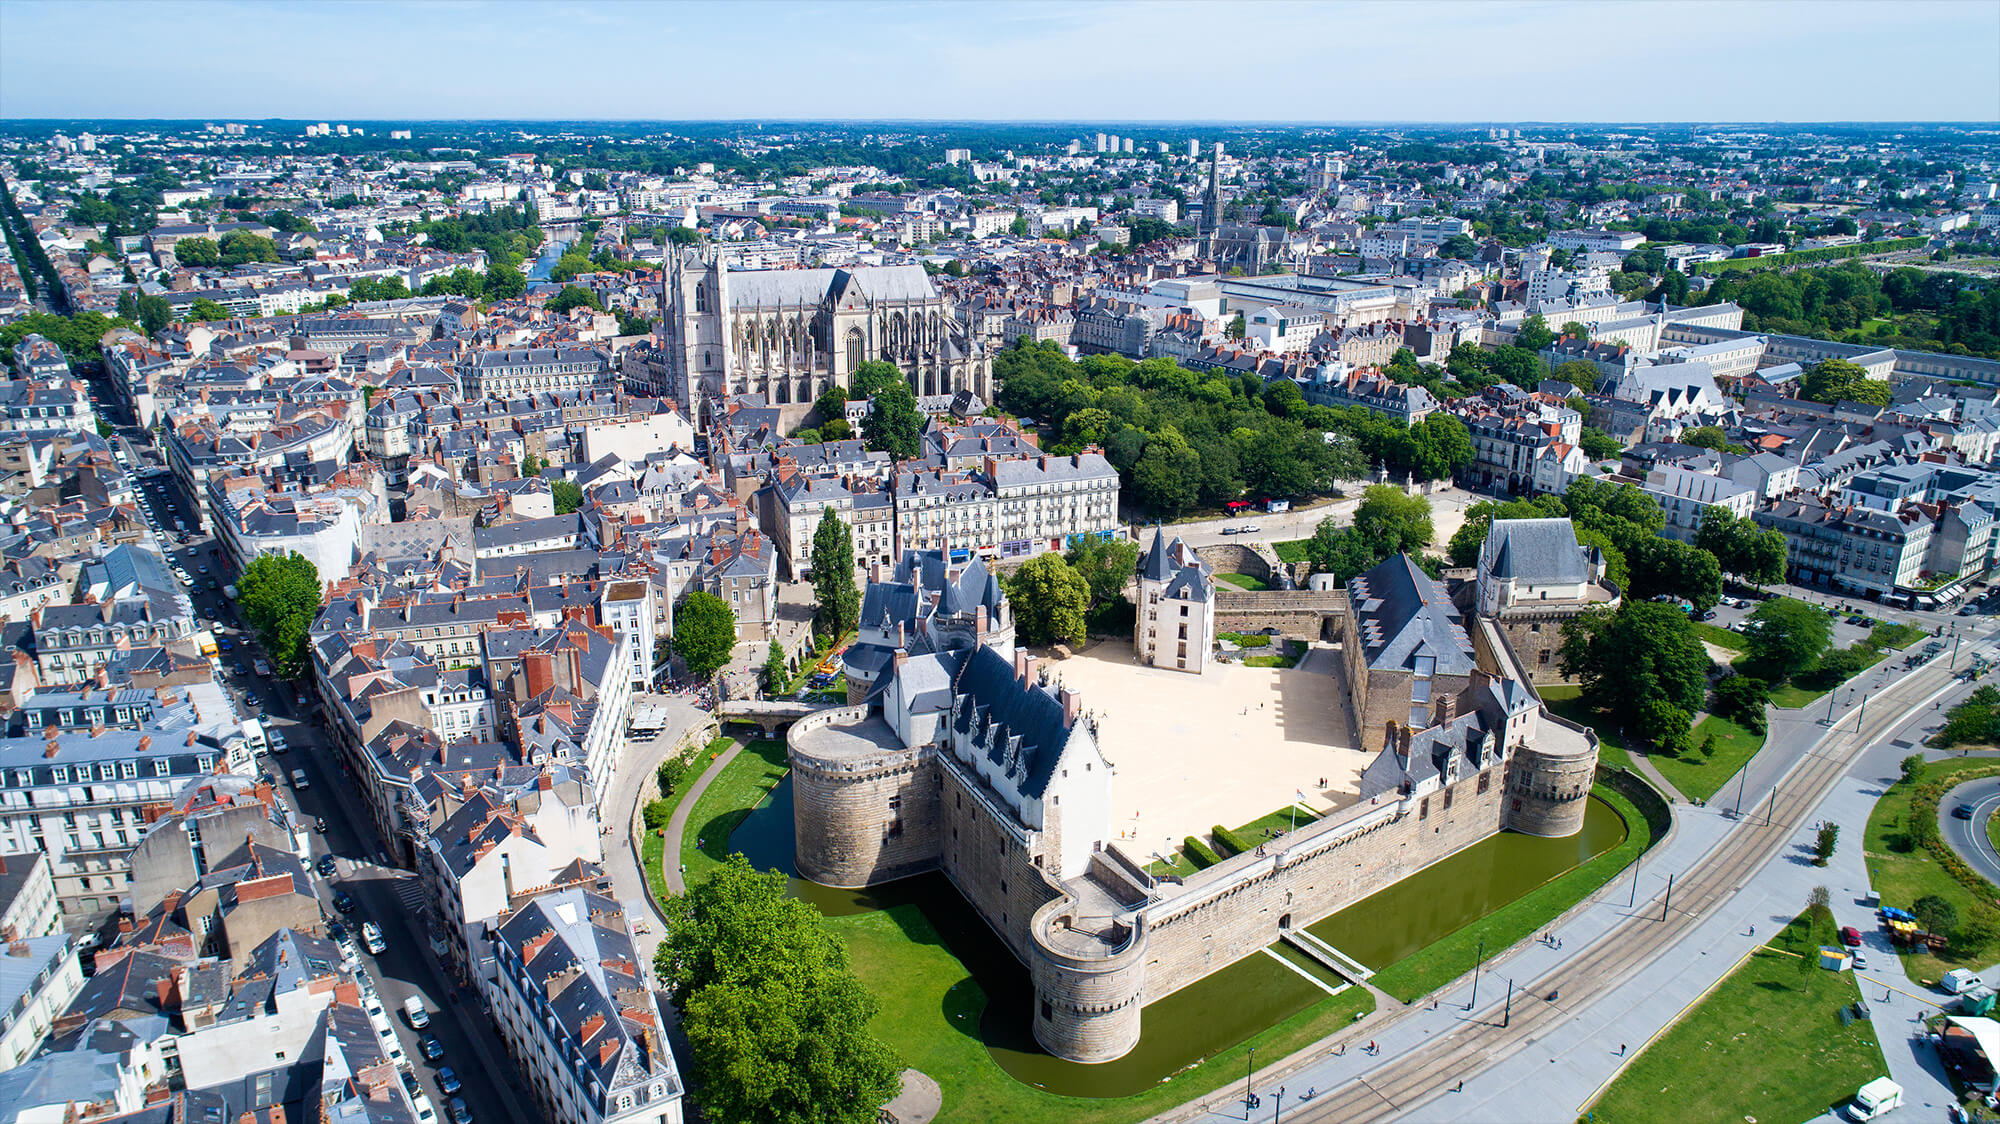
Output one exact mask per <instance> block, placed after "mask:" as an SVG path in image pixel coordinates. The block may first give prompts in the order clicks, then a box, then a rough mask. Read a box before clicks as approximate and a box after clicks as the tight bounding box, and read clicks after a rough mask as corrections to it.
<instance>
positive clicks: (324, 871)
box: [314, 855, 340, 878]
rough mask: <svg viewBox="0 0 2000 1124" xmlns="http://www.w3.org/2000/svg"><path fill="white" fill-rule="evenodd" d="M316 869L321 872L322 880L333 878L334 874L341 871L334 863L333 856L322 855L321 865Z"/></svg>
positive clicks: (320, 858)
mask: <svg viewBox="0 0 2000 1124" xmlns="http://www.w3.org/2000/svg"><path fill="white" fill-rule="evenodd" d="M314 869H315V870H318V871H319V876H320V877H321V878H332V877H333V874H334V872H335V871H337V870H339V869H340V867H339V866H338V865H337V864H335V863H334V861H333V856H332V855H321V856H320V857H319V864H318V865H317V866H316V867H314Z"/></svg>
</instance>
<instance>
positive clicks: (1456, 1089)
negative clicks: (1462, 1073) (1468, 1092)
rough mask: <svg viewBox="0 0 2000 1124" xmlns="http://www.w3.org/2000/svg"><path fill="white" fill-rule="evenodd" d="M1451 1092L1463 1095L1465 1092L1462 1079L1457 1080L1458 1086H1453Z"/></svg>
mask: <svg viewBox="0 0 2000 1124" xmlns="http://www.w3.org/2000/svg"><path fill="white" fill-rule="evenodd" d="M1452 1092H1454V1093H1463V1092H1465V1079H1464V1078H1462V1077H1461V1078H1459V1080H1458V1084H1457V1085H1456V1086H1454V1087H1453V1088H1452Z"/></svg>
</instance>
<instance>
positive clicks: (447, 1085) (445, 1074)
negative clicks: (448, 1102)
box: [438, 1065, 462, 1097]
mask: <svg viewBox="0 0 2000 1124" xmlns="http://www.w3.org/2000/svg"><path fill="white" fill-rule="evenodd" d="M461 1087H462V1086H460V1085H459V1083H458V1071H457V1070H454V1069H452V1068H451V1067H450V1066H448V1065H441V1066H439V1067H438V1089H439V1090H440V1091H441V1092H443V1093H444V1095H445V1096H447V1097H449V1096H455V1095H456V1094H457V1093H458V1090H459V1089H460V1088H461Z"/></svg>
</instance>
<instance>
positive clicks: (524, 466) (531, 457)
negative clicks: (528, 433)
mask: <svg viewBox="0 0 2000 1124" xmlns="http://www.w3.org/2000/svg"><path fill="white" fill-rule="evenodd" d="M547 467H548V465H547V463H545V462H544V461H543V460H542V458H540V457H538V456H536V455H535V454H533V453H528V454H526V455H524V456H523V457H522V458H521V479H523V480H532V479H533V478H535V477H537V476H540V475H541V474H542V469H544V468H547Z"/></svg>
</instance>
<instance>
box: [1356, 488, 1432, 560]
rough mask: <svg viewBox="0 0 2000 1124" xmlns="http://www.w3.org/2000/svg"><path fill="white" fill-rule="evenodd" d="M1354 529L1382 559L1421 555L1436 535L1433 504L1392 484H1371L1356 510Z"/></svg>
mask: <svg viewBox="0 0 2000 1124" xmlns="http://www.w3.org/2000/svg"><path fill="white" fill-rule="evenodd" d="M1354 529H1355V530H1356V531H1359V532H1360V533H1361V535H1362V536H1363V537H1364V538H1366V539H1367V540H1368V541H1369V542H1371V543H1374V544H1377V546H1378V547H1379V549H1380V552H1381V557H1383V558H1387V557H1389V556H1390V555H1392V554H1420V553H1422V552H1423V549H1424V548H1425V547H1427V546H1429V545H1430V544H1431V539H1432V538H1433V537H1434V536H1435V535H1436V533H1437V532H1436V531H1435V529H1434V528H1433V527H1432V525H1431V501H1429V500H1427V499H1425V498H1424V497H1422V496H1412V495H1409V494H1407V493H1405V492H1404V491H1403V490H1402V489H1401V488H1397V487H1395V486H1393V485H1389V484H1371V485H1369V486H1368V488H1367V490H1366V491H1363V492H1362V493H1361V503H1360V505H1359V506H1357V507H1356V508H1355V509H1354Z"/></svg>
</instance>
